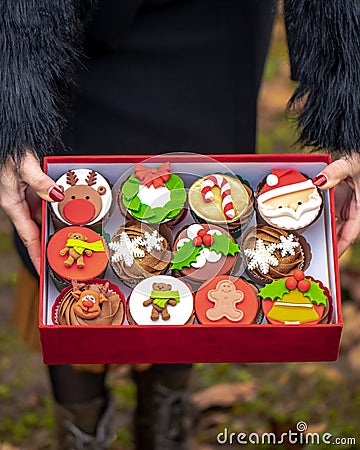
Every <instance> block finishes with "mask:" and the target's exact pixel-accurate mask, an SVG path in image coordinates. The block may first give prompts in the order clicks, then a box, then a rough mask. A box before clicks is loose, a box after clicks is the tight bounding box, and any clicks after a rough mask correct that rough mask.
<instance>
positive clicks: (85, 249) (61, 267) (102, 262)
mask: <svg viewBox="0 0 360 450" xmlns="http://www.w3.org/2000/svg"><path fill="white" fill-rule="evenodd" d="M46 256H47V263H48V266H49V272H50V275H51V276H52V277H53V280H54V282H55V285H56V287H57V288H58V289H59V290H61V289H63V288H64V287H65V286H66V285H68V284H69V283H70V281H71V280H78V281H80V282H83V281H87V280H91V279H93V278H98V277H102V276H103V274H104V272H105V270H106V268H107V264H108V262H109V257H108V248H107V245H106V243H105V241H104V239H103V238H102V237H101V236H100V235H99V234H98V233H96V232H95V231H94V230H91V229H90V228H86V227H80V226H71V227H66V228H61V229H60V230H58V231H57V232H56V233H54V235H53V236H52V237H51V238H50V240H49V242H48V245H47V249H46Z"/></svg>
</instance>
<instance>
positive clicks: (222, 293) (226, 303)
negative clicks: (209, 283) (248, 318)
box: [206, 280, 244, 322]
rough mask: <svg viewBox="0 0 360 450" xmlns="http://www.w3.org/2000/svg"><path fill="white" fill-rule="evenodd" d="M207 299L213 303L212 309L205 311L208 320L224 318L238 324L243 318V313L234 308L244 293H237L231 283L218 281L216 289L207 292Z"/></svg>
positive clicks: (241, 299)
mask: <svg viewBox="0 0 360 450" xmlns="http://www.w3.org/2000/svg"><path fill="white" fill-rule="evenodd" d="M207 297H208V299H209V300H210V301H211V302H213V303H214V307H213V308H211V309H208V310H207V311H206V317H207V318H208V319H209V320H213V321H216V320H220V319H222V318H223V317H226V318H227V319H229V320H231V321H232V322H239V321H240V320H241V319H242V318H243V317H244V313H243V311H241V310H240V309H237V308H236V305H237V304H238V303H240V302H242V301H243V299H244V293H243V292H242V291H238V290H237V289H236V286H235V284H234V283H233V282H232V281H230V280H221V281H219V283H218V284H217V285H216V288H215V289H211V290H210V291H209V292H208V294H207Z"/></svg>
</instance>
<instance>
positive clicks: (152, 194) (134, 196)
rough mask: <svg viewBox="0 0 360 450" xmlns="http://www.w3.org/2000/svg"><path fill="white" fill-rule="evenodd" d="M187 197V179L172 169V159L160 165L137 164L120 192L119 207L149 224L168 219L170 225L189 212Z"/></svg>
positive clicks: (125, 213)
mask: <svg viewBox="0 0 360 450" xmlns="http://www.w3.org/2000/svg"><path fill="white" fill-rule="evenodd" d="M185 201H186V190H185V186H184V182H183V180H182V179H181V178H180V177H179V176H178V175H175V174H173V173H172V172H171V166H170V163H169V162H167V163H164V164H162V165H161V166H160V167H157V168H156V167H145V166H144V165H142V164H136V165H135V168H134V173H133V174H132V175H130V177H129V178H128V179H127V180H126V181H125V182H124V183H123V185H122V186H121V188H120V191H119V195H118V204H119V208H120V211H121V212H122V213H123V214H124V215H125V216H128V217H133V218H134V219H137V220H140V221H142V222H146V223H149V224H159V223H165V222H166V223H167V225H168V226H170V227H173V226H175V225H176V224H177V223H179V221H181V220H182V219H183V217H184V215H185V214H186V209H185V208H184V204H185Z"/></svg>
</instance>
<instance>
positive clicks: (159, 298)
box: [126, 275, 194, 325]
mask: <svg viewBox="0 0 360 450" xmlns="http://www.w3.org/2000/svg"><path fill="white" fill-rule="evenodd" d="M126 312H127V319H128V322H129V323H130V324H131V325H186V324H190V323H193V321H194V297H193V293H192V291H191V289H190V288H189V286H188V285H187V284H185V283H184V282H183V281H181V280H179V279H178V278H174V277H170V276H168V275H159V276H156V277H151V278H147V279H146V280H143V281H142V282H141V283H139V284H138V285H137V286H136V287H135V288H134V289H133V290H132V292H131V294H130V297H129V299H128V303H127V308H126Z"/></svg>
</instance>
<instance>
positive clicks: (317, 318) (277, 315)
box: [259, 270, 332, 325]
mask: <svg viewBox="0 0 360 450" xmlns="http://www.w3.org/2000/svg"><path fill="white" fill-rule="evenodd" d="M259 297H260V298H261V299H262V308H263V311H264V314H265V317H266V320H267V321H268V322H269V323H271V324H275V325H302V324H318V323H329V322H330V321H331V311H332V299H331V295H330V292H329V289H328V288H326V287H325V286H324V285H323V283H322V282H321V281H320V280H315V279H314V278H313V277H310V276H305V274H304V272H303V271H302V270H296V271H295V272H294V274H293V276H291V277H288V278H283V279H281V280H275V281H272V282H271V283H269V284H267V285H265V286H264V287H263V288H262V289H260V291H259Z"/></svg>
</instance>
